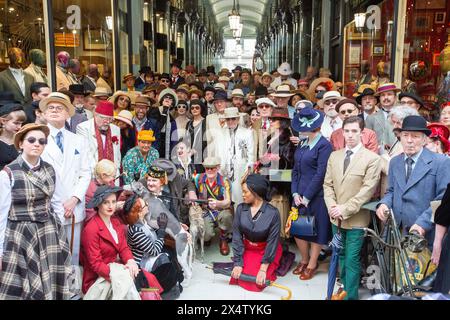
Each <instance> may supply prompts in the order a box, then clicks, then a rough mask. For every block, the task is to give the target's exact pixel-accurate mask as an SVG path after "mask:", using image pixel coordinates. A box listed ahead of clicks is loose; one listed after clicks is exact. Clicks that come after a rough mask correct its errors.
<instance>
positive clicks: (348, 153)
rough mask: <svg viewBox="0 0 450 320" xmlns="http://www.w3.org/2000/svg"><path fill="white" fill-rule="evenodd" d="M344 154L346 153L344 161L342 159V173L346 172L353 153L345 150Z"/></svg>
mask: <svg viewBox="0 0 450 320" xmlns="http://www.w3.org/2000/svg"><path fill="white" fill-rule="evenodd" d="M346 153H347V155H346V156H345V159H344V173H345V171H347V168H348V165H349V164H350V157H351V155H352V154H353V151H352V150H347V152H346Z"/></svg>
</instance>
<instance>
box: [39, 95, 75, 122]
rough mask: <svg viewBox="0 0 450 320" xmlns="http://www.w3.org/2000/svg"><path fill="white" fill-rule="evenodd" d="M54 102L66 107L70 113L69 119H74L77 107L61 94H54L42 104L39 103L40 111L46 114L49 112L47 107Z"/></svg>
mask: <svg viewBox="0 0 450 320" xmlns="http://www.w3.org/2000/svg"><path fill="white" fill-rule="evenodd" d="M52 102H55V103H60V104H62V105H63V106H65V107H66V108H67V111H68V112H69V117H73V115H74V114H75V107H74V106H73V104H71V103H70V99H69V97H68V96H67V95H65V94H64V93H60V92H52V93H50V94H49V95H48V96H47V97H46V98H44V99H42V100H41V102H39V110H41V111H42V112H44V111H45V110H47V105H48V104H49V103H52Z"/></svg>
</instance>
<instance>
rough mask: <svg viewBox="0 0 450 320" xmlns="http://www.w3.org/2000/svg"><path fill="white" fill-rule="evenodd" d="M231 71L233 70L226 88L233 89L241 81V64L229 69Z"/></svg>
mask: <svg viewBox="0 0 450 320" xmlns="http://www.w3.org/2000/svg"><path fill="white" fill-rule="evenodd" d="M231 72H233V77H232V78H231V80H230V84H229V85H228V90H233V89H234V87H235V86H236V85H237V84H239V83H241V81H242V79H241V72H242V67H241V66H237V67H236V68H234V69H233V70H231Z"/></svg>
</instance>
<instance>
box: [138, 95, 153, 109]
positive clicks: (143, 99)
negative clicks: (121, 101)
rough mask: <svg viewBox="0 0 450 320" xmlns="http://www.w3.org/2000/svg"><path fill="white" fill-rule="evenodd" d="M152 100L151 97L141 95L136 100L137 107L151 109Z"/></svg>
mask: <svg viewBox="0 0 450 320" xmlns="http://www.w3.org/2000/svg"><path fill="white" fill-rule="evenodd" d="M151 100H152V99H151V98H150V97H149V96H146V95H140V96H137V97H136V100H135V101H134V104H135V105H138V104H139V105H145V106H147V107H150V106H151V105H152V101H151Z"/></svg>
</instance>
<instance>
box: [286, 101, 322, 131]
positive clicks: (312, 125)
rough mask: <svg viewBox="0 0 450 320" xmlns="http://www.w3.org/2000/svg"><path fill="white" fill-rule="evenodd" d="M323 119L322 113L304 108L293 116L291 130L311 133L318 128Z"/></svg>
mask: <svg viewBox="0 0 450 320" xmlns="http://www.w3.org/2000/svg"><path fill="white" fill-rule="evenodd" d="M323 119H324V114H323V112H321V111H319V110H316V109H313V108H308V107H306V108H303V109H301V110H300V111H299V112H297V113H296V114H295V115H294V119H293V120H292V128H293V129H294V130H295V131H298V132H312V131H314V130H315V129H317V128H320V126H321V125H322V122H323Z"/></svg>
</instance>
